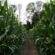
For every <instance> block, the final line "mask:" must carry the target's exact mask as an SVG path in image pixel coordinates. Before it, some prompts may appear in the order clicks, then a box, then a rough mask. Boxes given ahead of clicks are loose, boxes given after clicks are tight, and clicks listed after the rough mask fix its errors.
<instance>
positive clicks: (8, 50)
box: [0, 0, 27, 55]
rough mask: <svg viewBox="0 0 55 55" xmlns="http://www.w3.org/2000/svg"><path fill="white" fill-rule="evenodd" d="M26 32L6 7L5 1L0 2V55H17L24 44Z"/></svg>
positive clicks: (9, 8) (10, 9)
mask: <svg viewBox="0 0 55 55" xmlns="http://www.w3.org/2000/svg"><path fill="white" fill-rule="evenodd" d="M26 34H27V33H26V30H25V28H24V26H23V25H21V23H18V17H16V16H15V14H14V13H13V11H12V8H11V7H8V4H7V0H6V1H5V2H4V5H2V2H1V1H0V55H18V54H20V53H21V52H22V49H23V48H24V44H25V42H26Z"/></svg>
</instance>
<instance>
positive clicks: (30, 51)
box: [22, 37, 38, 55]
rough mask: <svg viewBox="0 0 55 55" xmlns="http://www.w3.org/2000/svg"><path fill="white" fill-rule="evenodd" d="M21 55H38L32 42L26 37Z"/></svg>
mask: <svg viewBox="0 0 55 55" xmlns="http://www.w3.org/2000/svg"><path fill="white" fill-rule="evenodd" d="M22 55H38V52H37V51H36V48H35V46H34V44H33V42H32V41H31V40H30V38H29V37H27V42H26V46H25V49H24V51H23V54H22Z"/></svg>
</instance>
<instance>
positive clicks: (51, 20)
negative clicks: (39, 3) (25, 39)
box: [29, 0, 55, 55]
mask: <svg viewBox="0 0 55 55" xmlns="http://www.w3.org/2000/svg"><path fill="white" fill-rule="evenodd" d="M44 7H45V10H43V18H42V19H41V20H40V21H38V22H37V23H38V25H36V27H35V28H33V29H31V30H30V31H29V35H30V38H31V39H32V40H33V42H34V43H35V46H36V47H37V49H38V51H39V55H55V0H53V1H52V0H50V3H48V4H44Z"/></svg>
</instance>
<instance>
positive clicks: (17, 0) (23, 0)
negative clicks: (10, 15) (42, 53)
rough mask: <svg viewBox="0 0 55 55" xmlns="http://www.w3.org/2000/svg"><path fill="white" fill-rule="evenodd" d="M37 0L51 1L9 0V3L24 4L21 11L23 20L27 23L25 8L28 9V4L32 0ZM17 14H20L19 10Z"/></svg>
mask: <svg viewBox="0 0 55 55" xmlns="http://www.w3.org/2000/svg"><path fill="white" fill-rule="evenodd" d="M36 1H42V2H46V1H49V0H9V3H10V4H15V5H17V6H18V4H19V3H20V4H22V11H21V20H20V21H22V23H23V24H24V23H26V20H27V19H26V18H25V13H26V12H25V9H26V6H27V5H28V3H30V2H36ZM16 14H17V15H18V10H17V11H16Z"/></svg>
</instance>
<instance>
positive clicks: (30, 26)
mask: <svg viewBox="0 0 55 55" xmlns="http://www.w3.org/2000/svg"><path fill="white" fill-rule="evenodd" d="M24 27H25V28H26V30H27V32H28V31H29V29H31V28H32V24H31V23H30V22H29V21H27V24H25V25H24Z"/></svg>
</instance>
